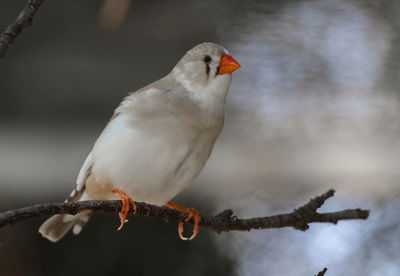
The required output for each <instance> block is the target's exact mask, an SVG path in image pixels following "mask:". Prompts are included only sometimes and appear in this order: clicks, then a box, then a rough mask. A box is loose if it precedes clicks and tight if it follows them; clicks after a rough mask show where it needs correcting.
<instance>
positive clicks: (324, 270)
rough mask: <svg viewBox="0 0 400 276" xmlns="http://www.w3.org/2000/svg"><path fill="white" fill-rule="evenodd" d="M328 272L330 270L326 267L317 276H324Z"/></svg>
mask: <svg viewBox="0 0 400 276" xmlns="http://www.w3.org/2000/svg"><path fill="white" fill-rule="evenodd" d="M327 271H328V269H327V268H326V267H324V269H323V270H321V271H320V272H318V274H317V275H316V276H324V275H325V273H326V272H327ZM314 276H315V275H314Z"/></svg>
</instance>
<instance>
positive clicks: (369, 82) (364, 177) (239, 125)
mask: <svg viewBox="0 0 400 276" xmlns="http://www.w3.org/2000/svg"><path fill="white" fill-rule="evenodd" d="M25 2H26V1H25V0H14V1H1V2H0V28H1V31H2V30H4V29H5V28H6V26H7V25H8V24H10V23H11V22H12V21H13V20H14V19H15V18H16V17H17V15H18V13H19V12H20V11H21V9H22V8H23V6H24V5H25ZM204 41H213V42H216V43H219V44H221V45H223V46H224V47H225V48H227V49H228V50H229V51H230V54H231V55H232V56H233V57H234V58H235V59H236V60H238V61H239V62H240V63H241V65H242V68H241V69H240V70H238V71H237V72H235V73H234V75H233V81H232V85H231V89H230V94H229V96H228V100H227V110H226V113H227V114H226V123H225V127H224V130H223V133H222V135H221V137H220V138H219V140H218V141H217V143H216V146H215V149H214V152H213V154H212V156H211V159H210V160H209V162H208V163H207V165H206V168H205V169H204V171H203V172H202V174H201V175H200V177H199V179H198V180H197V181H196V182H195V184H194V185H193V186H191V187H190V188H189V189H188V190H186V191H184V193H182V194H181V195H179V196H178V198H177V199H176V201H177V202H179V203H181V204H184V205H188V206H196V208H197V209H198V210H199V211H200V212H202V213H204V214H207V215H212V214H214V213H216V212H218V211H221V210H222V209H224V208H232V209H233V210H234V212H235V214H237V215H239V216H241V217H255V216H265V215H272V214H276V213H282V212H290V211H291V210H292V209H293V208H296V207H299V206H300V205H302V204H304V203H305V202H307V201H308V200H309V199H310V198H311V197H313V196H316V195H319V194H321V193H323V192H325V191H326V190H328V189H329V188H334V189H335V190H336V191H337V193H336V195H335V197H334V198H332V199H329V200H328V201H327V202H326V203H325V205H324V206H323V208H322V210H321V211H336V210H340V209H345V208H356V207H361V208H364V209H371V216H370V218H369V219H368V220H367V221H345V222H340V223H339V224H338V225H330V224H311V225H310V229H309V230H308V231H306V232H301V231H296V230H293V229H289V228H288V229H278V230H263V231H251V232H249V233H247V232H245V233H233V232H232V233H223V234H221V235H218V234H216V233H214V232H209V231H207V230H201V231H200V235H199V237H198V238H196V239H195V240H194V241H191V242H182V241H180V240H179V238H178V235H177V232H176V227H177V225H176V223H168V224H165V223H164V222H162V221H161V220H157V219H152V218H140V217H131V218H130V221H129V223H128V224H127V225H126V227H125V228H124V229H123V231H121V232H117V231H116V228H117V227H118V225H119V220H118V216H117V215H114V214H107V215H105V214H97V215H95V216H93V218H92V220H91V221H90V223H88V225H87V226H86V227H85V229H84V230H83V231H82V233H81V235H79V236H73V235H72V234H68V235H67V236H66V237H65V238H64V239H63V240H62V241H60V242H59V243H56V244H52V243H50V242H49V241H47V240H45V239H43V238H42V237H41V236H40V235H39V234H38V233H37V229H38V227H39V225H40V224H41V223H42V222H43V221H44V218H39V219H32V220H29V221H24V222H21V223H20V224H18V225H16V226H13V227H10V226H7V227H3V228H1V229H0V266H1V270H2V274H3V275H72V274H74V275H110V274H117V275H119V274H121V275H122V274H123V273H130V274H133V273H135V274H136V275H158V274H160V273H163V274H164V275H206V274H208V275H314V274H317V273H318V271H320V270H322V268H323V267H327V268H328V272H327V274H326V275H386V276H391V275H399V274H400V261H399V260H400V216H399V209H400V187H399V183H398V182H399V176H400V170H399V167H400V162H399V161H400V139H399V137H400V124H399V120H400V92H399V91H400V90H399V88H400V75H399V74H400V67H399V60H400V47H399V46H400V2H398V1H396V0H359V1H358V0H347V1H345V0H343V1H341V0H311V1H307V0H305V1H298V0H285V1H282V0H279V1H278V0H269V1H255V0H252V1H238V0H230V1H228V0H217V1H215V0H213V1H211V0H205V1H189V0H170V1H161V0H157V1H156V0H153V1H149V0H147V1H145V0H141V1H139V0H132V1H129V0H108V2H103V1H78V0H73V1H60V2H57V3H56V2H53V1H45V2H44V4H43V5H42V7H41V8H40V10H39V12H38V13H37V14H36V17H35V18H34V22H33V26H32V27H31V28H29V29H28V30H26V31H25V32H23V33H22V34H21V35H20V36H19V37H18V38H17V40H16V41H15V43H14V45H13V46H12V47H11V48H10V49H9V50H8V52H7V53H6V56H5V58H4V59H3V60H2V61H1V62H0V97H1V100H0V208H1V209H2V210H7V209H12V208H18V207H24V206H27V205H31V204H35V203H40V202H58V201H62V200H64V198H65V197H66V196H67V195H68V194H69V192H70V191H71V190H72V188H73V187H74V185H75V184H74V183H75V179H76V176H77V174H78V171H79V169H80V166H81V165H82V163H83V161H84V159H85V157H86V155H87V154H88V153H89V151H90V149H91V146H92V144H93V143H94V141H95V139H96V137H97V136H98V135H99V134H100V132H101V131H102V129H103V127H104V126H105V124H106V123H107V121H108V120H109V118H110V117H111V115H112V112H113V110H114V108H115V107H116V106H117V105H118V103H119V102H120V101H121V99H122V98H123V97H124V96H125V95H127V94H128V92H132V91H135V90H136V89H138V88H140V87H142V86H144V85H146V84H148V83H150V82H152V81H154V80H156V79H159V78H161V77H162V76H164V75H166V74H167V73H168V72H169V71H170V70H171V69H172V68H173V66H174V65H175V64H176V63H177V61H178V60H179V59H180V57H181V56H182V55H183V54H184V53H185V51H187V50H188V49H190V48H191V47H193V46H194V45H196V44H198V43H200V42H204ZM188 230H190V229H188Z"/></svg>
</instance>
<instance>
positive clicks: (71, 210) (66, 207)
mask: <svg viewBox="0 0 400 276" xmlns="http://www.w3.org/2000/svg"><path fill="white" fill-rule="evenodd" d="M334 192H335V191H334V190H329V191H328V192H326V193H325V194H323V195H321V196H318V197H315V198H313V199H311V200H310V201H309V202H308V203H307V204H305V205H303V206H302V207H300V208H298V209H295V210H294V211H293V212H291V213H287V214H281V215H275V216H268V217H259V218H249V219H239V218H238V217H236V216H232V214H233V212H232V210H225V211H223V212H222V213H220V214H218V215H215V216H212V217H206V216H202V220H201V223H200V226H201V227H203V228H207V229H210V230H213V231H216V232H218V233H220V232H228V231H232V230H236V231H250V230H251V229H270V228H282V227H293V228H295V229H298V230H303V231H305V230H307V229H308V227H309V226H308V224H309V223H312V222H330V223H334V224H336V223H337V222H338V221H339V220H349V219H367V218H368V216H369V210H361V209H347V210H342V211H338V212H332V213H318V212H317V209H318V208H319V207H321V206H322V204H324V202H325V200H327V199H328V198H330V197H332V196H333V194H334ZM121 207H122V203H121V201H120V200H107V201H102V200H90V201H79V202H64V203H43V204H37V205H33V206H29V207H25V208H21V209H17V210H11V211H7V212H3V213H0V227H2V226H5V225H8V224H15V223H17V222H20V221H22V220H25V219H29V218H35V217H41V216H47V215H55V214H72V215H74V214H76V213H79V212H81V211H83V210H91V211H93V212H106V213H117V212H119V211H120V209H121ZM136 207H137V213H136V215H141V216H149V217H158V218H161V219H163V220H164V221H183V220H184V219H185V218H186V217H187V214H186V213H183V212H180V211H177V210H173V209H170V208H168V207H158V206H155V205H151V204H146V203H142V202H137V203H136ZM189 223H193V220H190V221H189Z"/></svg>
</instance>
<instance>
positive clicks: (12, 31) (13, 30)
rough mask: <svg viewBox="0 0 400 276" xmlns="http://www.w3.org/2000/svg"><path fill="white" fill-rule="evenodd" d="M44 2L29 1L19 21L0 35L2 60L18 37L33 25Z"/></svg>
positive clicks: (37, 0)
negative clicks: (36, 14)
mask: <svg viewBox="0 0 400 276" xmlns="http://www.w3.org/2000/svg"><path fill="white" fill-rule="evenodd" d="M43 2H44V0H29V1H28V3H26V5H25V7H24V9H23V10H22V11H21V13H20V14H19V15H18V17H17V19H16V20H15V21H14V22H13V23H12V24H11V25H9V26H8V27H7V29H6V30H5V31H4V32H3V33H2V34H1V35H0V58H2V57H3V56H4V54H5V53H6V51H7V49H8V48H9V47H10V46H11V43H13V41H14V40H15V39H16V38H17V36H18V35H19V34H20V33H21V32H22V31H23V30H24V29H25V28H28V27H29V26H31V25H32V19H33V16H34V15H35V13H36V12H37V10H38V9H39V7H40V5H41V4H42V3H43Z"/></svg>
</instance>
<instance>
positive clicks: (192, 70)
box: [171, 42, 240, 100]
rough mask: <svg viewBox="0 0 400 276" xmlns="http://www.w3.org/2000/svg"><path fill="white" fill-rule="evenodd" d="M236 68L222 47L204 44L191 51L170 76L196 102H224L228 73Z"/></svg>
mask: <svg viewBox="0 0 400 276" xmlns="http://www.w3.org/2000/svg"><path fill="white" fill-rule="evenodd" d="M239 68H240V64H239V63H238V62H237V61H236V60H234V59H233V58H232V57H231V56H230V55H228V51H227V50H225V49H224V48H223V47H222V46H220V45H217V44H215V43H211V42H206V43H202V44H199V45H197V46H195V47H194V48H192V49H190V50H189V51H188V52H187V53H186V54H185V55H184V56H183V57H182V59H181V60H180V61H179V62H178V64H177V65H176V66H175V67H174V69H173V70H172V72H171V74H172V75H173V77H174V78H175V79H176V80H177V81H178V82H180V83H181V84H182V85H183V86H184V87H185V88H186V90H187V91H188V92H189V93H191V94H192V95H193V96H195V97H196V98H199V99H201V98H204V97H206V98H214V97H222V98H223V99H224V100H225V97H226V94H227V92H228V89H229V85H230V83H231V80H232V76H231V73H232V72H233V71H235V70H237V69H239Z"/></svg>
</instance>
